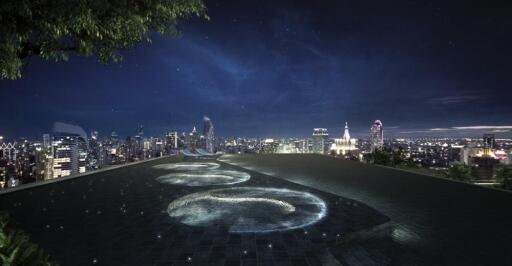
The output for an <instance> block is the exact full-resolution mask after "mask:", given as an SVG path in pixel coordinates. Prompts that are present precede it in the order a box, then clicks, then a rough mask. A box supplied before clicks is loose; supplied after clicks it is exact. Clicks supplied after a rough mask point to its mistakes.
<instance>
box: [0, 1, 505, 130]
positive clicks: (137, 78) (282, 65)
mask: <svg viewBox="0 0 512 266" xmlns="http://www.w3.org/2000/svg"><path fill="white" fill-rule="evenodd" d="M206 5H207V7H208V13H209V16H210V17H211V19H210V20H209V21H207V20H203V19H193V20H191V21H188V22H187V23H185V24H184V25H181V26H180V28H181V29H182V36H181V37H180V38H178V39H174V38H167V37H161V36H155V37H154V40H153V44H151V45H149V44H143V45H140V46H137V47H135V48H134V49H133V50H129V51H123V52H122V54H123V56H124V60H123V61H122V62H120V63H111V64H109V65H107V66H101V65H98V63H97V62H96V59H95V58H84V57H79V56H76V55H73V54H71V57H70V60H69V62H66V63H65V62H61V63H54V62H48V61H42V60H41V59H39V58H33V59H32V60H31V63H30V65H28V66H26V67H25V72H24V75H23V77H22V78H21V79H20V80H16V81H10V80H0V88H1V91H2V97H0V110H1V112H0V118H1V119H2V121H4V122H3V125H2V132H1V133H2V134H3V135H5V136H9V137H15V136H25V137H28V138H34V137H38V136H39V135H40V134H42V133H44V132H49V130H50V127H51V125H52V124H53V122H55V121H63V122H66V123H70V124H78V125H81V126H82V127H84V128H86V129H90V130H98V131H100V132H110V131H112V130H115V131H117V132H118V133H119V134H120V135H123V136H128V135H133V134H134V133H132V132H134V131H135V130H134V129H132V128H133V127H134V126H135V125H138V124H144V125H145V130H146V132H147V133H148V134H151V135H161V134H164V133H165V132H167V131H170V130H179V131H183V130H187V129H188V128H189V127H191V126H193V124H194V123H192V122H191V121H196V119H197V117H202V116H203V115H204V114H208V115H209V116H210V117H212V119H214V120H215V121H216V132H217V133H218V134H219V135H225V136H231V135H232V136H235V135H239V136H254V137H264V136H291V135H296V136H307V135H309V133H310V130H311V128H314V127H325V128H329V129H330V131H331V132H334V131H336V132H340V134H341V133H342V131H343V125H344V123H345V121H349V122H350V124H351V129H352V131H353V135H354V136H361V135H362V134H364V135H366V133H367V132H368V124H370V123H371V122H372V121H374V120H375V119H381V120H382V121H385V124H386V125H387V127H386V129H387V132H389V133H390V134H395V135H396V136H397V137H398V136H404V137H406V136H411V137H414V136H422V135H429V136H433V135H434V136H435V135H445V136H461V137H462V136H469V137H472V136H480V135H481V134H482V133H483V132H482V131H483V130H481V129H475V128H466V129H463V130H461V129H456V128H458V127H476V126H495V127H497V128H495V129H492V128H491V129H489V131H492V130H495V131H496V130H497V132H494V133H495V134H496V135H497V136H501V137H510V136H511V135H512V133H511V128H512V126H511V125H512V121H511V118H510V115H509V114H510V113H511V112H512V107H511V105H510V104H509V103H508V101H509V99H511V98H512V94H511V93H512V92H511V91H510V90H509V89H508V87H510V84H511V83H512V82H511V80H510V77H509V75H508V71H507V70H508V68H507V66H509V62H510V61H511V60H510V59H511V57H512V52H511V51H510V50H509V49H508V48H507V47H510V44H511V38H510V36H509V35H507V34H506V32H507V30H506V29H508V28H509V26H510V25H511V24H512V19H511V18H510V17H507V16H502V14H504V13H503V12H506V11H505V10H507V9H506V8H503V10H502V11H500V10H498V9H499V8H498V7H495V8H491V7H485V6H474V5H472V4H465V5H458V4H457V3H444V2H443V1H435V2H428V3H426V2H416V3H408V2H397V3H396V4H395V5H393V6H390V5H388V4H385V3H379V2H370V6H372V7H374V9H373V8H368V7H367V6H365V5H361V4H358V3H342V2H337V1H327V2H325V3H323V5H311V4H310V3H309V2H300V1H299V2H293V3H292V2H288V1H283V2H280V3H278V4H276V3H274V2H273V1H266V2H261V3H258V4H256V3H238V2H236V1H207V2H206ZM276 5H277V6H278V7H279V8H276ZM376 10H382V11H384V12H385V13H386V15H385V16H379V13H378V11H376ZM476 10H478V11H479V13H478V14H479V15H478V16H476V15H475V12H476ZM262 107H263V108H262ZM196 125H199V122H198V123H196ZM397 127H398V128H397ZM452 127H453V128H452ZM500 127H501V128H500ZM503 127H505V128H503ZM437 128H451V129H450V130H444V131H441V130H431V129H437Z"/></svg>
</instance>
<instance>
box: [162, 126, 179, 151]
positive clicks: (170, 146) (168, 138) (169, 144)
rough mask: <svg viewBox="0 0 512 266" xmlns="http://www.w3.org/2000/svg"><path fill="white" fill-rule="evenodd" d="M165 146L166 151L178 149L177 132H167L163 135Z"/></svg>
mask: <svg viewBox="0 0 512 266" xmlns="http://www.w3.org/2000/svg"><path fill="white" fill-rule="evenodd" d="M165 146H166V150H167V152H168V153H170V152H171V151H172V150H176V149H178V132H176V131H174V132H168V133H167V134H166V135H165Z"/></svg>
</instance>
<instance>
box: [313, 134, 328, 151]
mask: <svg viewBox="0 0 512 266" xmlns="http://www.w3.org/2000/svg"><path fill="white" fill-rule="evenodd" d="M327 138H329V133H327V128H314V129H313V153H318V154H325V151H326V143H327Z"/></svg>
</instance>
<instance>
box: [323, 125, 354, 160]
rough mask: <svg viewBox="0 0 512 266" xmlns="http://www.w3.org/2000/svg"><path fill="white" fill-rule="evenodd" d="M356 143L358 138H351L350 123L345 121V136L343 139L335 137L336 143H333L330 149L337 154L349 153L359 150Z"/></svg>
mask: <svg viewBox="0 0 512 266" xmlns="http://www.w3.org/2000/svg"><path fill="white" fill-rule="evenodd" d="M356 143H357V140H356V139H351V138H350V133H349V130H348V123H347V122H345V131H344V132H343V137H342V138H341V139H334V143H333V144H332V146H331V149H330V151H331V153H334V154H336V155H348V154H349V153H352V152H354V151H357V150H358V148H357V147H356Z"/></svg>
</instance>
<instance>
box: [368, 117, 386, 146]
mask: <svg viewBox="0 0 512 266" xmlns="http://www.w3.org/2000/svg"><path fill="white" fill-rule="evenodd" d="M383 145H384V128H383V127H382V122H381V121H380V120H375V122H373V125H372V127H371V128H370V150H371V152H374V151H375V150H378V149H381V148H382V146H383Z"/></svg>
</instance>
